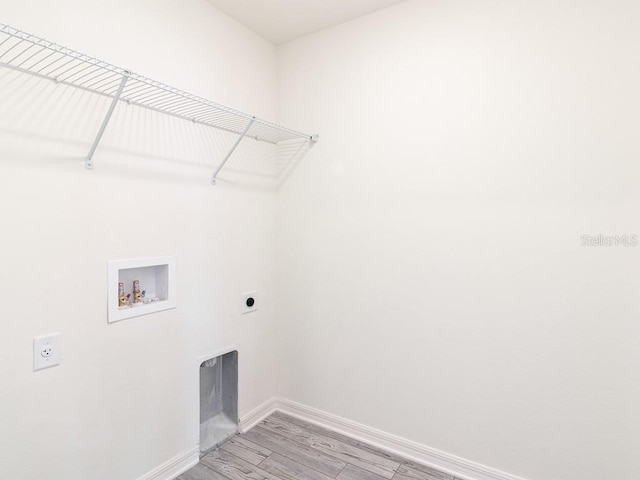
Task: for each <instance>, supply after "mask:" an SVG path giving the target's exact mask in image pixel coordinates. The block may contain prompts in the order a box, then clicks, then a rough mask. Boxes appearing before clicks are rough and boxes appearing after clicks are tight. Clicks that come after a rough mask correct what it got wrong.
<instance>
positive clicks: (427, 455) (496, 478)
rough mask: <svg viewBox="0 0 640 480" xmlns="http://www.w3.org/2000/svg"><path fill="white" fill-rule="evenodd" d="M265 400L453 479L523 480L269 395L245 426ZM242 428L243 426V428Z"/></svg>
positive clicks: (257, 419)
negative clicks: (448, 475)
mask: <svg viewBox="0 0 640 480" xmlns="http://www.w3.org/2000/svg"><path fill="white" fill-rule="evenodd" d="M267 403H269V405H271V404H273V410H277V411H279V412H282V413H285V414H287V415H291V416H293V417H297V418H299V419H301V420H304V421H307V422H309V423H313V424H316V425H318V426H321V427H324V428H328V429H329V430H333V431H336V432H339V433H342V434H343V435H346V436H348V437H351V438H354V439H356V440H360V441H362V442H365V443H368V444H370V445H372V446H374V447H377V448H379V449H381V450H384V451H387V452H389V453H391V454H394V455H398V456H400V457H403V458H406V459H408V460H412V461H414V462H416V463H420V464H422V465H426V466H428V467H432V468H435V469H437V470H440V471H442V472H446V473H448V474H450V475H453V476H454V477H456V478H457V479H463V480H524V479H523V478H522V477H518V476H516V475H512V474H510V473H506V472H502V471H500V470H497V469H495V468H491V467H488V466H486V465H482V464H480V463H476V462H474V461H471V460H467V459H464V458H461V457H458V456H456V455H452V454H450V453H446V452H443V451H440V450H437V449H435V448H431V447H428V446H426V445H422V444H420V443H417V442H414V441H412V440H407V439H405V438H402V437H399V436H397V435H393V434H391V433H387V432H384V431H382V430H378V429H376V428H372V427H368V426H366V425H363V424H361V423H357V422H354V421H352V420H348V419H346V418H343V417H339V416H337V415H334V414H332V413H328V412H324V411H322V410H318V409H317V408H313V407H309V406H307V405H303V404H301V403H297V402H293V401H291V400H287V399H283V398H276V399H271V400H269V402H265V403H264V404H262V405H261V406H260V407H258V408H259V409H260V408H262V409H263V410H261V412H266V414H264V416H259V415H258V412H257V411H258V409H256V410H254V411H253V412H251V413H252V414H253V415H254V417H252V421H253V422H252V423H251V425H250V426H249V425H247V428H246V430H248V429H249V428H251V427H252V426H253V425H255V424H257V423H259V422H260V421H262V420H263V419H264V418H266V417H267V416H269V415H270V414H271V411H269V410H268V409H267V408H266V404H267ZM246 430H244V429H243V431H246Z"/></svg>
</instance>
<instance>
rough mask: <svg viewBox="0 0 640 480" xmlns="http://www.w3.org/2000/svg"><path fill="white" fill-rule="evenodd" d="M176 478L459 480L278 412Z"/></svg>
mask: <svg viewBox="0 0 640 480" xmlns="http://www.w3.org/2000/svg"><path fill="white" fill-rule="evenodd" d="M176 480H457V479H454V477H452V476H451V475H447V474H445V473H441V472H438V471H436V470H433V469H432V468H429V467H425V466H422V465H419V464H416V463H413V462H411V461H409V460H406V459H403V458H401V457H397V456H395V455H390V454H388V453H385V452H383V451H381V450H378V449H376V448H373V447H371V446H369V445H366V444H364V443H362V442H359V441H357V440H354V439H352V438H349V437H346V436H344V435H342V434H340V433H337V432H333V431H331V430H326V429H324V428H321V427H318V426H315V425H312V424H310V423H307V422H304V421H302V420H298V419H296V418H293V417H289V416H287V415H284V414H282V413H274V414H273V415H271V416H270V417H269V418H267V419H266V420H264V421H263V422H262V423H260V424H259V425H257V426H255V427H254V428H252V429H251V430H250V431H248V432H247V433H244V434H242V435H237V436H236V437H234V438H233V439H232V440H229V441H228V442H227V443H225V444H224V445H223V446H222V447H220V448H219V449H218V450H216V451H214V452H211V453H209V454H208V455H206V456H205V457H202V458H201V459H200V464H198V465H196V466H195V467H194V468H192V469H191V470H189V471H188V472H185V473H183V474H182V475H180V476H179V477H178V478H177V479H176Z"/></svg>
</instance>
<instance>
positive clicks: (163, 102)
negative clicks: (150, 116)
mask: <svg viewBox="0 0 640 480" xmlns="http://www.w3.org/2000/svg"><path fill="white" fill-rule="evenodd" d="M175 103H176V100H175V96H173V95H171V96H170V97H163V98H157V99H155V100H153V101H151V102H148V103H147V105H148V106H149V107H153V108H157V109H159V110H160V109H162V110H168V109H170V105H174V106H175Z"/></svg>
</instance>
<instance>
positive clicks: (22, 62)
mask: <svg viewBox="0 0 640 480" xmlns="http://www.w3.org/2000/svg"><path fill="white" fill-rule="evenodd" d="M32 47H35V45H32ZM25 52H26V50H25ZM25 52H22V53H25ZM40 53H42V50H36V51H35V52H33V53H32V54H31V55H29V56H28V57H27V58H25V59H24V60H22V61H21V62H20V63H19V64H18V66H19V67H21V66H22V65H24V64H25V63H27V62H28V61H29V60H31V59H32V58H33V57H37V56H38V54H40ZM17 59H18V58H17V57H16V58H14V59H12V60H11V62H9V63H13V62H14V61H16V60H17Z"/></svg>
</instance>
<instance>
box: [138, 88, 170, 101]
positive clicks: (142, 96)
mask: <svg viewBox="0 0 640 480" xmlns="http://www.w3.org/2000/svg"><path fill="white" fill-rule="evenodd" d="M157 95H169V93H168V92H164V91H162V90H158V89H156V88H151V89H149V90H144V91H142V92H140V93H138V94H136V95H134V96H133V97H130V98H132V99H135V101H136V102H140V103H145V102H146V101H147V100H148V99H150V98H154V97H155V96H157Z"/></svg>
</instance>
